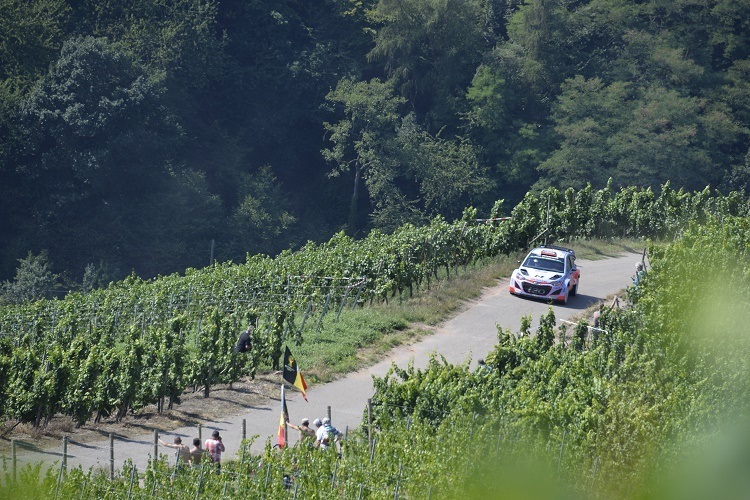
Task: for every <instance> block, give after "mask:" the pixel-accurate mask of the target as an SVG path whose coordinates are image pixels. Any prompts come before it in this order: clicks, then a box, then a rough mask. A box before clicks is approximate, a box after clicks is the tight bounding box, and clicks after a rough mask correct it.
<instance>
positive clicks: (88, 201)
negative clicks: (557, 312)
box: [0, 0, 750, 291]
mask: <svg viewBox="0 0 750 500" xmlns="http://www.w3.org/2000/svg"><path fill="white" fill-rule="evenodd" d="M749 129H750V2H748V1H747V0H741V1H731V0H709V1H705V0H702V1H697V0H673V1H651V2H645V1H644V2H638V1H635V2H634V1H630V0H582V1H574V0H568V1H563V0H527V1H525V2H523V1H520V0H379V1H378V0H305V1H297V0H281V1H280V0H274V1H269V0H221V1H210V0H209V1H206V0H135V1H132V0H131V1H127V2H126V1H122V0H82V1H79V2H66V1H64V0H29V1H23V2H20V1H17V0H0V225H1V227H2V238H0V280H6V285H8V284H10V281H12V280H13V279H14V276H15V279H16V280H18V276H16V275H15V274H14V273H15V272H16V269H17V268H18V265H19V260H20V261H22V262H25V263H26V264H27V265H28V266H33V265H37V266H41V267H43V268H44V269H48V271H49V273H50V274H49V275H50V276H52V277H54V279H51V280H50V286H49V287H48V289H47V291H49V289H55V288H56V287H58V288H61V289H66V290H67V289H70V288H71V287H83V288H84V289H85V288H86V287H91V286H97V285H99V284H103V283H106V282H107V281H109V280H110V279H115V278H122V277H123V276H126V275H128V274H130V273H132V272H135V273H136V274H138V275H139V276H143V277H151V276H155V275H159V274H168V273H172V272H175V271H180V270H184V269H185V268H187V267H198V268H200V267H204V266H205V265H207V264H209V262H210V259H212V258H213V259H215V260H218V261H228V260H234V261H244V260H245V256H246V255H247V254H248V253H249V254H256V253H266V254H277V253H278V252H279V251H281V250H283V249H286V248H298V247H300V246H301V245H303V244H304V243H305V242H306V241H308V240H313V241H325V240H327V239H328V238H330V236H331V234H333V233H334V232H336V231H339V230H341V229H345V230H346V231H347V233H348V234H350V235H351V236H353V237H358V236H363V235H365V234H367V232H368V231H369V230H370V229H372V228H378V229H380V230H382V231H383V232H386V233H388V232H391V231H392V230H394V229H395V228H396V227H398V226H399V225H401V224H403V223H404V222H413V223H422V222H425V221H428V220H430V219H431V218H432V217H434V216H435V215H438V214H440V215H442V216H443V217H445V218H446V219H448V220H453V219H455V218H457V217H460V216H461V214H462V211H463V209H464V208H465V207H467V206H470V205H471V206H474V207H477V208H478V209H479V213H480V214H481V213H489V212H490V209H491V207H493V205H494V203H495V201H496V200H500V199H505V200H506V202H508V203H509V205H506V206H513V204H515V203H516V202H518V201H520V200H521V199H522V198H523V196H524V194H525V193H526V192H527V191H530V190H531V191H540V190H541V189H543V188H545V187H547V186H554V187H557V188H560V189H565V188H567V187H575V188H577V189H578V188H582V187H584V186H585V185H586V184H587V183H590V184H591V185H592V186H593V187H594V188H597V189H598V188H602V187H604V186H606V185H607V183H608V182H610V180H611V185H612V186H613V187H614V188H616V189H617V188H620V187H624V186H633V185H636V186H644V187H646V186H652V187H653V188H654V189H655V190H658V189H660V186H662V185H664V183H665V182H666V181H670V184H671V186H672V188H674V189H680V188H685V189H687V190H701V189H703V188H704V187H706V186H711V187H712V188H715V189H718V190H719V191H721V192H725V193H726V192H729V191H730V190H743V189H746V188H747V185H748V182H749V181H750V152H749V149H748V130H749Z"/></svg>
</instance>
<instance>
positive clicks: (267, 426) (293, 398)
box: [3, 254, 640, 471]
mask: <svg viewBox="0 0 750 500" xmlns="http://www.w3.org/2000/svg"><path fill="white" fill-rule="evenodd" d="M638 260H640V255H639V254H625V255H623V256H621V257H617V258H611V259H604V260H598V261H589V260H579V261H578V265H579V267H580V268H581V284H580V286H579V290H578V295H577V296H576V297H573V298H571V299H570V300H569V301H568V304H567V305H566V306H560V305H552V306H550V305H549V304H547V303H544V302H537V301H532V300H526V299H522V298H518V297H513V296H511V295H510V294H509V293H508V285H507V281H505V280H503V281H502V282H500V283H498V285H497V286H495V287H492V288H491V289H488V290H486V291H485V293H484V294H483V295H482V297H480V298H479V299H478V300H476V301H474V302H473V303H471V304H470V305H469V306H468V307H467V308H466V309H465V310H464V311H463V312H462V313H460V314H458V315H457V316H456V317H454V318H453V319H451V320H450V321H448V322H446V323H445V324H444V325H442V326H441V327H439V328H438V329H437V330H436V332H435V333H434V334H433V335H430V336H427V337H425V338H424V339H423V340H421V341H420V342H418V343H415V344H412V345H409V346H405V347H398V348H396V349H394V351H393V352H392V353H391V357H390V358H388V359H386V360H384V361H382V362H380V363H378V364H376V365H374V366H371V367H369V368H366V369H363V370H360V371H358V372H355V373H352V374H350V375H348V376H346V377H345V378H342V379H340V380H337V381H335V382H331V383H329V384H325V385H321V386H316V387H313V388H311V389H310V390H308V400H309V403H306V402H305V401H304V400H303V399H302V397H301V395H300V394H299V393H298V392H296V391H295V390H294V389H288V390H287V391H286V394H287V406H288V409H289V414H290V417H291V420H292V423H299V421H300V420H301V419H302V417H308V418H309V419H310V421H311V422H312V420H313V419H314V418H315V417H323V416H325V415H326V412H327V409H328V406H330V407H331V414H332V421H333V424H334V425H335V426H336V427H338V428H339V429H341V430H342V431H343V430H344V429H346V428H350V429H352V428H354V427H356V426H358V425H359V423H360V422H361V420H362V416H363V413H364V410H365V408H366V405H367V399H368V398H370V397H371V396H372V394H373V387H372V376H373V375H375V376H379V377H380V376H383V375H385V373H386V372H387V371H388V369H389V368H390V366H391V363H396V364H397V365H398V366H401V367H406V365H407V363H409V361H410V360H413V363H414V365H415V366H416V367H420V368H421V367H425V366H426V365H427V362H428V360H429V356H430V354H432V353H434V352H437V353H440V354H442V355H443V356H445V358H446V360H447V361H448V362H450V363H454V364H455V363H462V362H465V361H466V360H468V359H471V362H472V364H475V363H476V360H477V359H479V358H481V357H484V356H485V355H486V354H487V353H488V352H489V351H490V350H491V349H492V348H493V346H494V345H495V344H496V342H497V327H498V326H500V327H502V328H503V329H506V328H509V329H511V331H513V332H516V331H517V330H518V327H519V325H520V319H521V318H522V317H523V316H527V315H531V316H532V317H533V321H534V326H533V328H536V325H537V324H538V321H539V317H540V316H541V315H542V314H544V313H546V312H547V311H548V309H549V307H552V308H553V309H554V311H555V315H556V317H557V319H558V321H559V320H561V319H569V318H571V317H573V316H576V315H577V314H580V312H581V311H582V310H584V309H586V308H587V307H589V306H590V305H591V304H592V303H594V302H596V301H599V300H603V299H605V298H606V297H607V296H608V295H611V294H613V293H616V292H617V291H619V290H621V289H623V288H625V287H626V286H627V285H628V284H629V283H630V282H631V281H630V279H631V276H632V275H633V273H634V270H635V269H634V263H635V262H636V261H638ZM279 379H281V377H279ZM279 382H280V383H281V380H279ZM279 415H280V403H279V399H278V398H276V399H273V400H269V401H268V403H267V405H265V406H264V407H255V408H252V409H248V411H247V412H245V413H243V414H241V415H233V416H227V418H225V419H224V420H221V421H216V422H207V423H205V424H203V440H205V439H206V437H208V436H209V435H210V434H211V431H212V430H213V429H218V430H219V431H220V432H221V434H222V436H223V440H224V443H225V445H226V448H227V450H226V452H225V457H227V458H230V457H231V458H233V457H235V456H236V453H237V450H238V449H239V446H238V444H239V442H240V441H241V437H242V421H243V419H244V420H245V421H246V423H247V427H246V429H247V436H248V437H250V436H252V435H255V434H258V435H260V438H258V439H257V440H256V441H255V442H254V444H253V450H254V451H255V452H260V451H262V449H263V447H264V445H265V442H266V439H267V438H268V437H271V438H272V442H273V443H275V435H276V431H277V429H278V423H279ZM289 431H290V432H289V434H290V442H292V443H294V442H295V441H296V437H297V432H296V431H294V430H292V429H290V430H289ZM175 435H179V436H182V440H183V443H187V444H189V443H190V442H191V441H192V438H193V437H196V436H197V428H195V427H184V428H180V429H176V430H174V431H171V432H169V433H167V434H166V435H165V436H162V439H163V440H165V441H167V442H171V440H172V439H171V438H172V437H173V436H175ZM153 441H154V438H153V433H147V434H143V435H141V436H136V437H134V438H132V439H127V440H119V439H118V440H117V441H116V442H115V446H114V448H115V469H116V470H121V469H122V465H123V462H124V461H125V459H127V458H131V459H133V461H134V462H135V464H136V465H137V466H138V469H139V470H141V471H143V470H145V468H146V465H147V462H148V458H149V456H150V454H152V453H153V450H154V445H153ZM109 450H110V447H109V441H108V440H102V441H97V442H90V443H81V444H79V443H70V444H69V446H68V466H69V467H75V466H77V465H79V464H80V465H82V466H83V468H84V469H88V468H89V467H91V466H94V467H102V468H106V469H108V468H109V466H110V456H109V455H110V451H109ZM8 451H9V450H4V452H3V453H4V454H6V456H7V453H8ZM172 451H173V450H170V449H168V448H165V447H160V448H159V453H169V454H170V455H171V453H170V452H172ZM61 456H62V446H61V447H59V448H58V449H55V450H37V451H30V450H23V451H19V452H18V462H19V465H20V464H23V463H26V462H29V461H39V460H43V461H45V462H53V461H55V460H60V459H61Z"/></svg>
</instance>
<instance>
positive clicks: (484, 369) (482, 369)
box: [476, 358, 492, 375]
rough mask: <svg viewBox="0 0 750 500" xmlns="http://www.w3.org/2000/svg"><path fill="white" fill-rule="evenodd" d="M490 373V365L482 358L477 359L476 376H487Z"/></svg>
mask: <svg viewBox="0 0 750 500" xmlns="http://www.w3.org/2000/svg"><path fill="white" fill-rule="evenodd" d="M491 371H492V368H491V367H490V365H488V364H487V362H486V361H485V360H484V359H483V358H479V360H478V361H477V370H476V373H477V375H487V374H489V373H490V372H491Z"/></svg>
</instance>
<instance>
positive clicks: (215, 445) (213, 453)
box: [204, 431, 225, 472]
mask: <svg viewBox="0 0 750 500" xmlns="http://www.w3.org/2000/svg"><path fill="white" fill-rule="evenodd" d="M204 448H205V449H206V452H207V453H208V455H209V456H210V457H211V462H213V463H215V464H216V471H217V472H219V471H221V452H223V451H225V448H224V443H222V442H221V436H220V435H219V431H214V432H213V433H212V434H211V438H209V439H206V443H205V444H204Z"/></svg>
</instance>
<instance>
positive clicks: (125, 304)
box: [0, 185, 750, 426]
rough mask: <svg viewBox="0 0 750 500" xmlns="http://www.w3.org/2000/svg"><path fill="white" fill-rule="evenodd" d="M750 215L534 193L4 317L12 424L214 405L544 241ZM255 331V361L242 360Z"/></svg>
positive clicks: (684, 199)
mask: <svg viewBox="0 0 750 500" xmlns="http://www.w3.org/2000/svg"><path fill="white" fill-rule="evenodd" d="M749 211H750V207H749V205H748V202H747V200H746V199H745V198H744V196H743V195H742V194H740V193H730V194H728V195H721V194H719V193H712V192H710V191H709V190H708V189H706V190H704V191H702V192H696V193H686V192H683V191H674V190H672V189H670V187H669V185H665V186H662V190H661V192H660V194H659V195H656V194H655V193H654V192H653V191H651V190H650V189H639V188H628V189H623V190H620V191H617V192H613V191H612V190H611V189H610V188H605V189H602V190H593V189H592V188H591V187H590V186H589V187H586V188H584V189H582V190H579V191H574V190H573V189H569V190H567V191H564V192H560V191H557V190H555V189H548V190H546V191H544V192H541V193H539V194H537V195H534V194H528V195H527V196H526V197H525V199H524V200H523V202H522V203H520V204H519V205H517V206H516V207H514V208H513V210H512V211H511V212H510V214H505V213H504V207H503V203H502V201H499V202H497V203H496V204H495V207H494V208H493V211H492V213H491V214H489V215H490V217H489V218H488V219H478V215H477V213H476V210H474V209H467V210H466V211H465V213H464V216H463V218H462V219H460V220H457V221H455V222H447V221H445V220H443V219H441V218H437V219H435V220H433V221H432V223H431V224H429V225H428V226H424V227H414V226H410V225H407V226H403V227H401V228H400V229H399V230H397V231H396V232H395V233H393V234H389V235H386V234H382V233H379V232H373V233H372V234H370V235H369V236H368V237H367V238H364V239H362V240H354V239H352V238H350V237H347V236H345V235H344V234H337V235H335V236H334V237H333V238H332V239H331V240H330V241H328V242H326V243H323V244H319V245H318V244H313V243H309V244H307V245H306V246H304V247H303V248H301V249H300V250H298V251H295V252H292V251H286V252H283V253H282V254H280V255H278V256H277V257H275V258H271V257H268V256H263V255H255V256H248V258H247V261H246V262H245V263H244V264H235V263H231V262H227V263H223V264H216V265H214V266H211V267H209V268H205V269H201V270H197V269H189V270H187V271H186V272H185V273H184V275H170V276H164V277H159V278H156V279H153V280H147V281H146V280H142V279H139V278H138V277H136V276H131V277H129V278H128V279H126V280H124V281H121V282H117V283H111V284H110V285H109V286H108V287H107V288H106V289H101V290H96V291H93V292H91V293H89V294H85V295H83V294H78V293H75V294H69V295H68V296H67V297H65V298H64V299H61V300H49V301H39V302H35V303H28V304H24V305H21V306H5V307H3V308H2V309H0V333H1V334H2V335H0V377H2V380H5V381H6V383H5V384H3V385H2V387H0V415H2V416H3V417H4V418H5V419H14V420H16V421H19V422H33V423H34V424H35V425H37V426H40V425H44V423H45V422H47V421H49V419H50V418H51V417H52V416H54V415H65V416H69V417H71V418H72V419H73V420H74V421H75V423H76V424H77V425H82V424H84V423H86V422H87V421H89V420H90V419H92V418H93V419H95V420H97V419H101V418H102V417H104V416H110V415H114V416H116V417H117V418H122V417H123V416H124V415H126V414H127V413H128V412H129V411H132V410H137V409H139V408H142V407H144V406H146V405H149V404H156V405H157V406H158V408H159V409H160V410H161V409H163V408H166V407H172V406H173V405H174V404H177V403H179V400H180V395H181V394H182V393H183V392H184V391H185V389H186V388H188V387H192V388H194V389H202V390H203V391H204V394H205V395H206V396H209V395H210V388H211V386H212V385H215V384H219V383H232V382H234V381H237V380H239V379H240V378H241V377H243V376H247V375H250V376H253V375H254V374H255V372H256V370H257V369H258V368H259V367H262V366H269V367H273V368H277V367H278V365H279V362H280V357H281V354H282V346H283V343H284V342H287V343H297V344H300V343H302V342H304V338H305V335H306V332H310V331H313V330H314V329H316V328H318V327H319V325H320V321H321V319H322V318H323V316H324V315H326V314H340V313H341V311H342V310H343V309H344V308H348V307H366V306H367V304H370V303H372V302H373V301H388V300H390V299H391V298H393V297H396V296H400V295H402V294H407V293H413V292H414V290H415V289H419V288H429V287H430V286H431V284H432V282H433V281H434V280H435V279H437V278H438V276H440V275H441V273H442V275H445V274H446V273H447V274H451V273H454V272H455V271H456V270H457V269H458V268H460V267H461V266H467V265H469V264H472V263H474V262H476V261H478V260H481V259H483V258H486V257H492V256H496V255H499V254H510V253H512V252H516V251H518V250H521V249H523V248H525V247H526V246H527V245H528V244H529V242H531V241H532V240H535V239H537V240H538V239H540V238H544V239H547V240H550V241H561V240H569V239H573V238H608V237H620V236H639V237H649V238H659V239H661V238H673V237H675V236H677V235H680V234H681V233H682V232H683V231H684V230H685V229H686V228H688V227H689V225H690V224H691V223H695V222H703V221H706V220H709V219H712V218H717V219H719V220H721V219H723V218H726V217H730V216H746V215H747V214H748V212H749ZM503 215H509V216H510V217H509V219H507V220H500V218H501V217H502V216H503ZM248 324H251V325H253V326H254V327H255V329H254V333H253V350H252V352H251V353H249V355H238V354H235V353H234V352H233V350H232V348H233V345H234V342H235V340H236V337H237V335H238V332H239V331H241V330H244V329H245V328H246V327H247V325H248ZM180 360H181V361H182V362H180Z"/></svg>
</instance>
